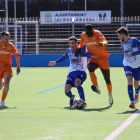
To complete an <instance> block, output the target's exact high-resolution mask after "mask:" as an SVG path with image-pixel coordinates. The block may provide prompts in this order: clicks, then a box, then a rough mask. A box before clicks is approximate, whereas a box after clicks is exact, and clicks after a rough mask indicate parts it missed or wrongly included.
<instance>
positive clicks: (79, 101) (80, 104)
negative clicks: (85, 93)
mask: <svg viewBox="0 0 140 140" xmlns="http://www.w3.org/2000/svg"><path fill="white" fill-rule="evenodd" d="M73 104H74V108H76V109H82V108H83V107H84V101H83V100H82V99H80V98H77V99H75V100H74V102H73Z"/></svg>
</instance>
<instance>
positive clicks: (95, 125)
mask: <svg viewBox="0 0 140 140" xmlns="http://www.w3.org/2000/svg"><path fill="white" fill-rule="evenodd" d="M86 72H87V80H86V81H85V82H84V83H83V88H84V91H85V98H86V102H87V108H86V109H82V110H77V109H74V108H73V107H72V108H70V107H69V98H68V97H66V96H65V94H64V84H65V81H66V77H67V74H68V67H46V68H21V73H20V74H19V76H16V68H13V74H14V77H13V78H12V79H11V83H10V90H9V93H8V96H7V98H6V101H5V103H6V106H7V107H6V108H3V107H0V140H25V139H26V140H75V139H76V140H104V139H105V138H106V137H107V136H109V135H110V134H111V133H112V132H113V131H114V130H116V129H117V128H118V127H119V126H120V125H121V124H122V123H123V122H124V121H125V120H126V119H127V118H129V117H130V116H131V115H132V114H133V113H134V112H135V111H136V110H132V109H130V108H129V104H130V100H129V97H128V94H127V81H126V77H125V74H124V71H123V68H111V69H110V72H111V81H112V85H113V98H114V104H113V106H112V107H111V106H109V103H108V92H107V87H106V84H105V81H104V79H103V76H102V74H101V71H100V70H96V75H97V78H98V83H99V88H100V90H101V92H102V94H101V95H98V94H96V93H94V92H93V91H92V90H91V88H90V87H91V81H90V77H89V74H88V70H87V71H86ZM59 86H60V87H59ZM56 87H58V88H56ZM42 91H46V92H42ZM40 92H42V93H40ZM37 93H40V94H37ZM72 93H74V94H75V95H76V98H79V95H78V93H77V90H76V89H75V88H73V89H72ZM1 94H2V91H1ZM1 94H0V95H1ZM136 108H137V109H138V108H140V103H137V104H136ZM139 132H140V116H138V117H137V118H136V119H135V120H134V121H133V122H132V123H131V124H130V125H129V126H128V127H127V128H126V129H124V131H122V133H120V134H119V135H118V136H117V137H116V138H115V140H132V139H133V140H139V139H140V135H139Z"/></svg>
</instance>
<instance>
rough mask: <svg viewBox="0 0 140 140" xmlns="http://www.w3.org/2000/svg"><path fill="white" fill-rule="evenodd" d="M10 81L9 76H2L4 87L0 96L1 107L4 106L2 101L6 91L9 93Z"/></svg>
mask: <svg viewBox="0 0 140 140" xmlns="http://www.w3.org/2000/svg"><path fill="white" fill-rule="evenodd" d="M10 80H11V75H6V76H4V81H5V86H4V89H3V94H2V98H1V106H5V103H4V101H5V99H6V97H7V94H8V91H9V84H10Z"/></svg>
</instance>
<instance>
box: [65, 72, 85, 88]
mask: <svg viewBox="0 0 140 140" xmlns="http://www.w3.org/2000/svg"><path fill="white" fill-rule="evenodd" d="M77 78H79V79H81V85H82V83H83V82H84V81H85V80H86V78H87V74H86V72H85V71H73V72H71V73H69V74H68V76H67V80H66V84H70V85H71V86H72V87H75V84H74V82H75V80H76V79H77Z"/></svg>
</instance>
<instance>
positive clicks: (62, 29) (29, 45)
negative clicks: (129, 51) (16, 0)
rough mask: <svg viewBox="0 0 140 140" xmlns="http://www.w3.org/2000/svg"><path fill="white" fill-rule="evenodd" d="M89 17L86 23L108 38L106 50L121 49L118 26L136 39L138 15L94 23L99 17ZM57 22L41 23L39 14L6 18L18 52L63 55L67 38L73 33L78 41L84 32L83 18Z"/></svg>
mask: <svg viewBox="0 0 140 140" xmlns="http://www.w3.org/2000/svg"><path fill="white" fill-rule="evenodd" d="M92 19H93V18H92V17H89V18H87V20H86V23H90V24H92V25H93V27H94V29H97V30H100V31H101V32H102V33H103V34H104V36H105V37H106V39H107V41H108V46H106V50H107V51H108V52H109V53H122V52H123V49H122V47H121V43H120V41H119V40H118V38H117V35H116V32H115V31H116V30H117V29H118V28H119V27H121V26H122V25H124V26H126V27H127V29H128V32H129V35H130V36H134V37H137V38H138V39H140V16H133V17H124V18H123V22H122V19H121V18H120V17H111V19H110V18H109V22H106V21H105V22H104V23H97V22H96V21H99V19H98V18H96V17H94V21H93V20H92ZM58 20H59V19H58ZM83 20H84V19H83ZM103 20H104V19H103ZM107 20H108V18H107ZM4 21H5V19H2V18H0V32H1V31H2V30H3V29H4ZM36 22H37V23H38V26H37V24H36ZM60 22H61V24H55V23H54V22H53V23H54V24H50V22H48V23H47V24H41V19H40V18H39V17H36V18H34V17H32V18H31V17H30V18H27V19H25V18H17V19H16V22H15V19H14V18H9V19H8V24H9V26H8V29H9V32H10V34H11V36H10V41H11V42H12V43H13V44H17V46H16V47H17V49H18V51H19V52H20V54H63V53H64V52H65V51H66V49H67V48H68V47H69V45H68V38H69V37H70V36H71V35H75V36H76V37H77V38H78V42H79V40H80V34H81V33H82V32H83V31H84V26H85V21H81V19H80V22H81V23H80V24H79V23H76V22H75V21H74V22H73V23H71V24H70V23H69V24H68V23H66V22H65V21H64V20H62V21H61V20H60ZM15 25H16V26H15ZM16 28H17V30H16ZM15 33H16V34H17V36H15ZM15 40H17V42H16V41H15Z"/></svg>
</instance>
